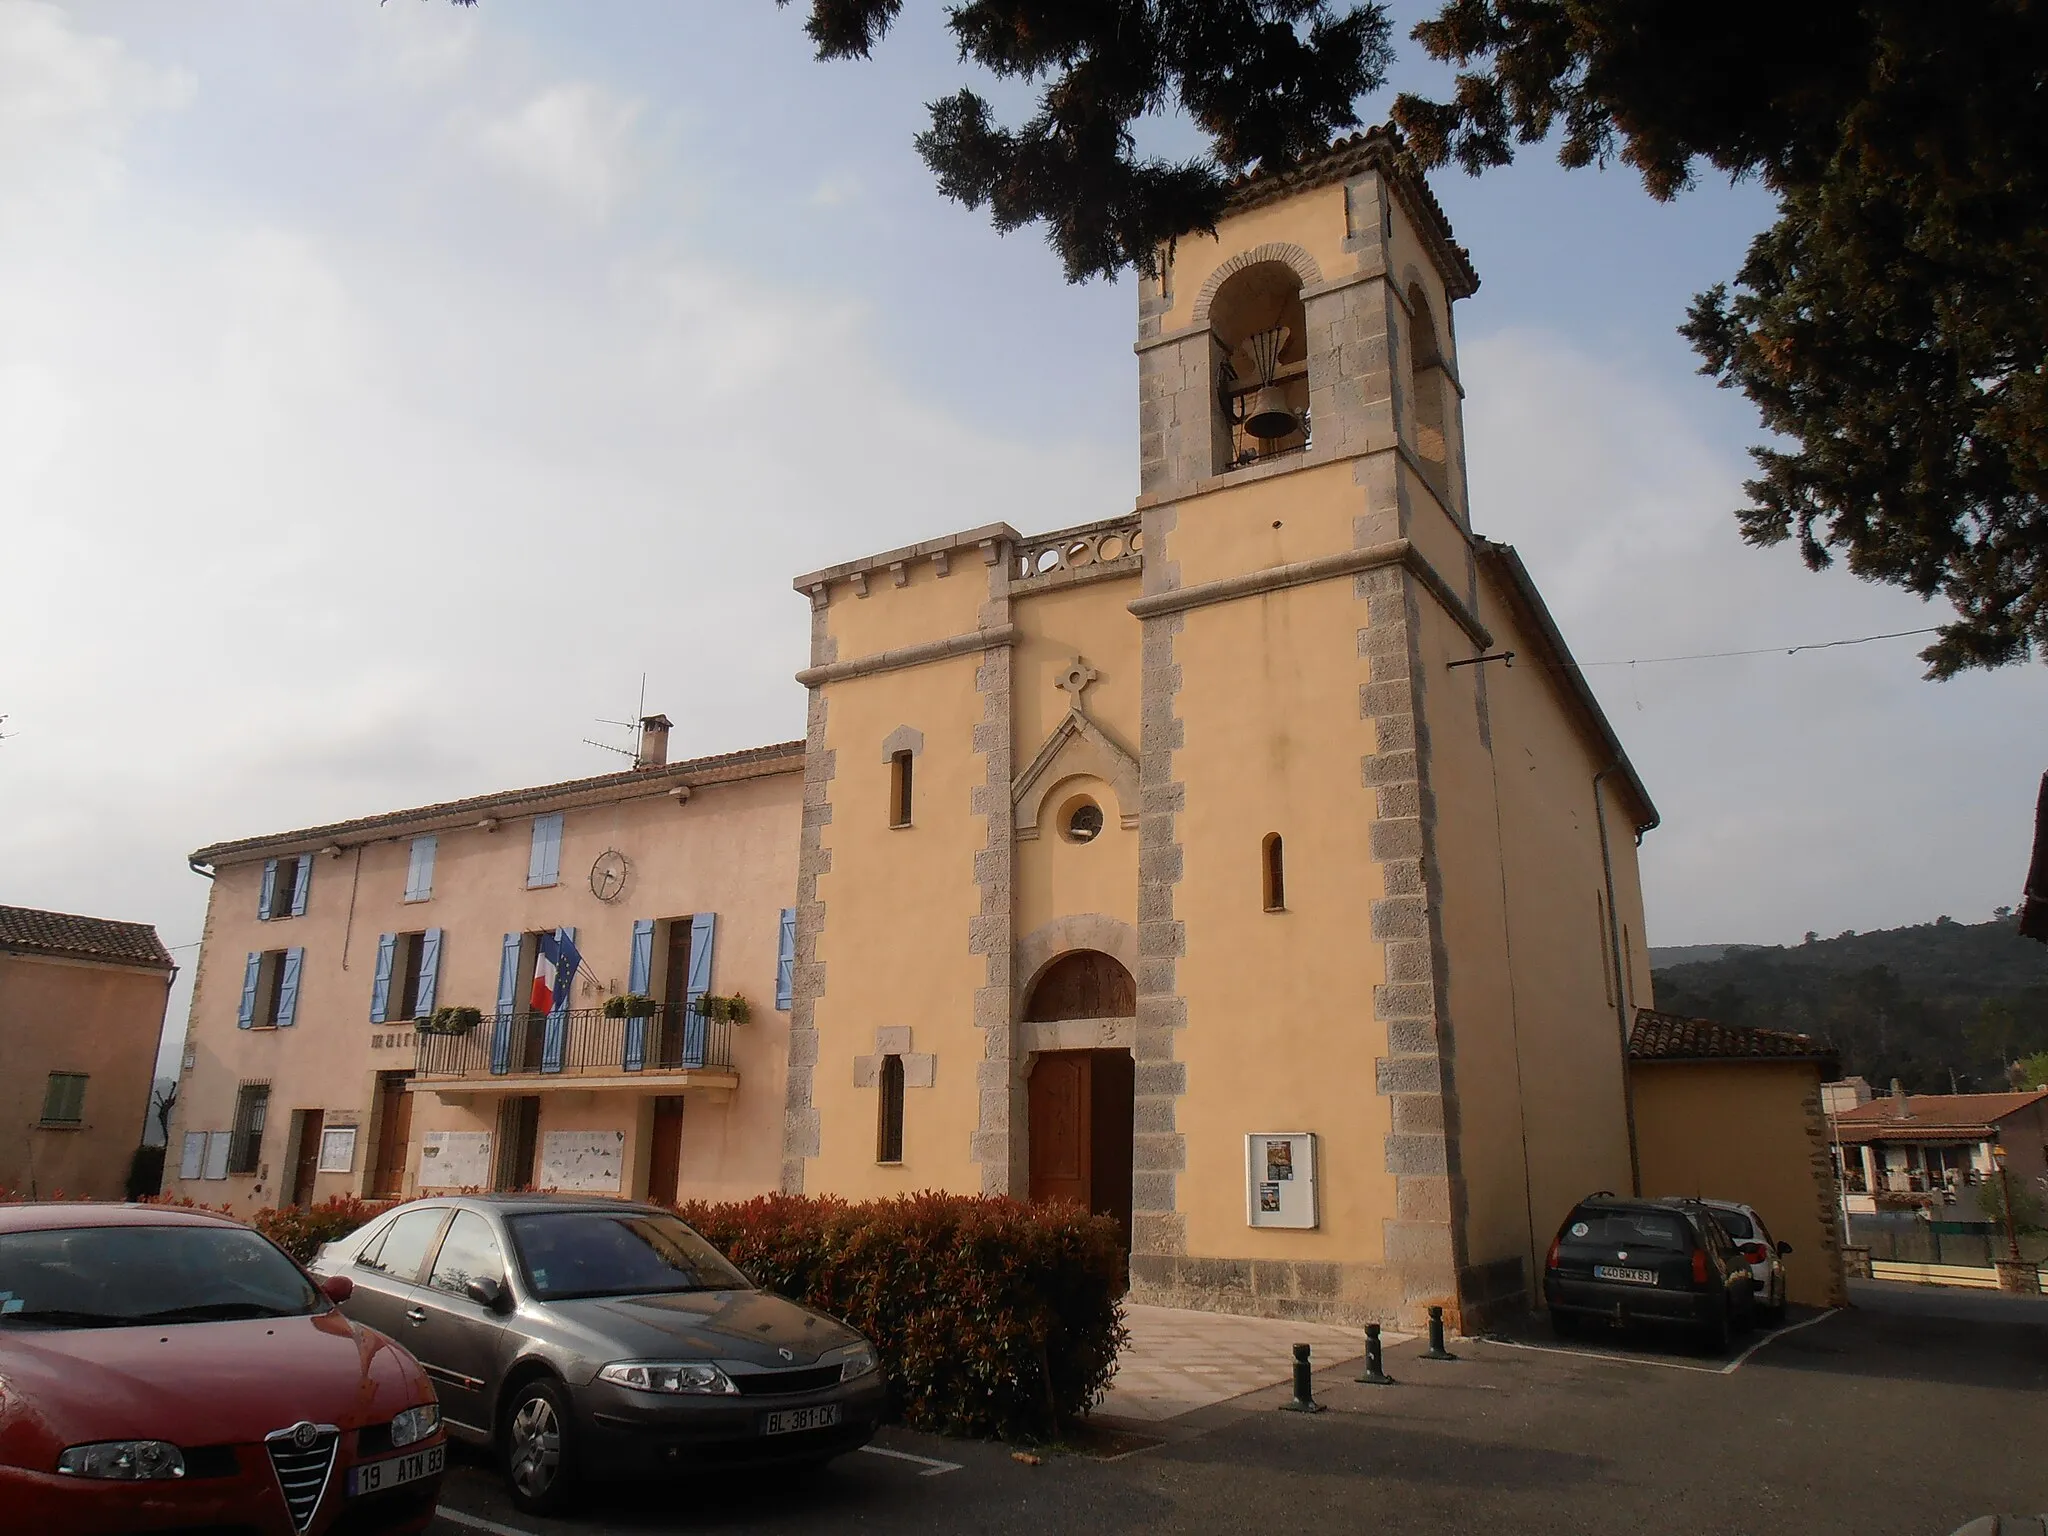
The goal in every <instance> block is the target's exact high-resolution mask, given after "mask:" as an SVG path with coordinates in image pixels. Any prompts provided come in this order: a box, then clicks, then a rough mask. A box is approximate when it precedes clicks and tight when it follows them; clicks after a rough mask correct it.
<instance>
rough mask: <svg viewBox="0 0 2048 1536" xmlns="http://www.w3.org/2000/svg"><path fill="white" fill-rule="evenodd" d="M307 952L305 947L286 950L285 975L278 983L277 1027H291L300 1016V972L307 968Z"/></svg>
mask: <svg viewBox="0 0 2048 1536" xmlns="http://www.w3.org/2000/svg"><path fill="white" fill-rule="evenodd" d="M305 966H306V952H305V951H304V950H303V949H288V950H286V951H285V952H284V976H283V977H282V978H281V979H280V980H279V981H278V984H277V1027H278V1028H279V1029H290V1028H291V1027H292V1025H294V1024H296V1023H297V1022H298V1018H299V973H300V972H301V971H302V970H304V969H305Z"/></svg>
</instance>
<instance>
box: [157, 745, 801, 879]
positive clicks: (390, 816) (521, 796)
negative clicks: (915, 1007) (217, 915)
mask: <svg viewBox="0 0 2048 1536" xmlns="http://www.w3.org/2000/svg"><path fill="white" fill-rule="evenodd" d="M803 753H804V744H803V743H802V742H801V741H778V742H772V743H770V744H769V745H767V746H764V747H745V748H742V749H741V750H739V751H737V752H720V753H715V754H713V755H712V756H710V757H694V758H689V759H687V760H685V761H683V762H676V763H666V764H664V765H663V766H661V767H659V768H625V769H621V770H620V771H619V772H617V773H601V774H596V775H593V776H592V777H590V778H583V779H563V780H561V781H559V782H558V783H554V784H536V785H532V786H529V787H528V788H524V789H501V790H493V791H491V792H490V793H488V794H482V795H470V796H467V797H465V798H463V799H460V800H442V801H437V802H435V803H434V804H432V805H416V806H411V807H408V808H407V809H405V810H399V811H381V812H379V813H377V814H376V815H372V816H358V817H354V818H352V819H351V820H348V821H334V822H326V823H323V824H322V825H319V826H313V827H297V828H294V829H292V830H291V831H287V832H266V833H263V834H260V835H258V836H255V837H243V838H234V839H231V840H229V841H226V842H219V843H209V844H208V845H207V846H206V847H204V848H200V849H198V850H196V851H195V852H193V853H192V854H190V855H189V856H188V857H189V861H190V862H191V863H193V864H213V863H216V862H218V861H219V860H221V859H223V858H232V857H234V856H235V855H238V854H245V853H251V852H254V851H257V850H259V849H264V848H270V847H282V846H285V845H288V844H292V843H304V842H310V841H314V840H317V839H333V838H338V837H345V836H348V835H350V834H353V833H361V832H374V831H377V830H379V829H381V828H386V827H400V826H404V825H406V824H407V823H409V822H416V821H433V820H437V819H440V818H443V817H448V816H459V815H464V814H467V813H469V812H472V811H490V810H494V809H500V808H509V807H512V806H517V805H521V804H524V803H526V802H529V801H536V800H548V799H555V798H558V797H561V796H564V795H576V794H597V793H601V792H602V791H604V790H608V789H627V788H630V787H632V786H634V785H643V784H644V785H657V784H673V783H674V782H675V781H677V780H680V779H688V778H690V777H691V776H693V775H697V774H704V773H713V772H716V771H718V770H720V769H724V768H740V767H747V766H751V765H753V764H755V763H766V762H772V761H774V760H775V759H777V758H782V757H788V758H793V759H796V760H798V761H801V760H802V758H803Z"/></svg>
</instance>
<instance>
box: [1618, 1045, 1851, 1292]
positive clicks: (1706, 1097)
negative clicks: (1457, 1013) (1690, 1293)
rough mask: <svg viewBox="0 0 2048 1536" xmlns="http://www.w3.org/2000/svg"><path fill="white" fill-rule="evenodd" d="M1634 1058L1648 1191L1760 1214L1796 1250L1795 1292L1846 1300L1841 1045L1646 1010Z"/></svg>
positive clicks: (1789, 1266)
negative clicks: (1829, 1085) (1829, 1090)
mask: <svg viewBox="0 0 2048 1536" xmlns="http://www.w3.org/2000/svg"><path fill="white" fill-rule="evenodd" d="M1628 1061H1629V1095H1630V1117H1631V1121H1632V1123H1633V1126H1634V1131H1635V1145H1636V1155H1637V1159H1638V1175H1639V1178H1640V1181H1641V1188H1642V1191H1643V1193H1644V1194H1646V1195H1701V1196H1705V1197H1706V1198H1708V1199H1723V1200H1735V1201H1739V1202H1740V1203H1742V1204H1744V1205H1748V1206H1752V1207H1754V1208H1755V1209H1756V1211H1757V1213H1758V1214H1759V1215H1761V1216H1762V1217H1763V1218H1764V1224H1765V1225H1766V1226H1767V1227H1769V1228H1770V1231H1771V1235H1772V1236H1773V1237H1774V1238H1777V1239H1781V1240H1783V1241H1786V1242H1789V1243H1791V1245H1792V1252H1791V1254H1790V1255H1789V1256H1788V1257H1787V1258H1786V1260H1785V1281H1786V1291H1787V1295H1788V1296H1789V1297H1790V1298H1791V1299H1792V1300H1793V1301H1795V1302H1801V1303H1804V1304H1807V1305H1810V1306H1838V1305H1840V1304H1841V1303H1842V1302H1843V1301H1845V1300H1846V1299H1847V1295H1848V1290H1847V1282H1846V1279H1845V1276H1844V1273H1843V1267H1842V1251H1841V1244H1842V1225H1841V1203H1840V1202H1841V1193H1840V1188H1839V1186H1838V1184H1837V1183H1836V1178H1835V1163H1834V1158H1833V1155H1832V1153H1831V1151H1830V1150H1829V1146H1828V1132H1827V1117H1826V1115H1825V1113H1824V1112H1823V1110H1822V1106H1821V1091H1820V1090H1821V1083H1822V1081H1823V1080H1824V1079H1826V1078H1831V1077H1833V1076H1834V1075H1835V1072H1836V1057H1835V1052H1834V1049H1833V1047H1831V1046H1829V1045H1828V1044H1827V1043H1826V1042H1825V1041H1821V1040H1816V1039H1814V1038H1813V1037H1812V1036H1810V1035H1797V1034H1790V1033H1787V1032H1786V1031H1783V1030H1776V1029H1757V1028H1753V1027H1750V1026H1746V1025H1738V1024H1722V1023H1720V1022H1718V1021H1716V1020H1714V1019H1693V1018H1686V1017H1684V1016H1683V1015H1680V1014H1675V1013H1660V1012H1658V1011H1657V1010H1655V1009H1652V1008H1638V1009H1637V1010H1636V1013H1635V1020H1634V1023H1633V1025H1632V1026H1631V1028H1630V1030H1629V1039H1628Z"/></svg>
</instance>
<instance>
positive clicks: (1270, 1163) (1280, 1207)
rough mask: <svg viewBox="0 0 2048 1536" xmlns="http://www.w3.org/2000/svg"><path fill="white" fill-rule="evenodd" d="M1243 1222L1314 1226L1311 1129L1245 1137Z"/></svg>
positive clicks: (1316, 1221)
mask: <svg viewBox="0 0 2048 1536" xmlns="http://www.w3.org/2000/svg"><path fill="white" fill-rule="evenodd" d="M1244 1213H1245V1223H1246V1225H1248V1226H1254V1227H1313V1226H1315V1225H1317V1223H1318V1217H1317V1214H1316V1136H1315V1132H1314V1131H1254V1132H1253V1133H1252V1134H1251V1135H1249V1136H1247V1137H1245V1139H1244Z"/></svg>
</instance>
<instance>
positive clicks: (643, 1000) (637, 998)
mask: <svg viewBox="0 0 2048 1536" xmlns="http://www.w3.org/2000/svg"><path fill="white" fill-rule="evenodd" d="M659 1012H661V1004H659V1003H657V1002H656V1001H655V1000H654V999H653V998H651V997H649V996H648V995H647V994H646V993H644V992H621V993H619V994H618V995H616V996H613V997H608V998H606V999H605V1000H604V1016H605V1017H606V1018H608V1019H651V1018H653V1017H654V1016H655V1015H656V1014H657V1013H659Z"/></svg>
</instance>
